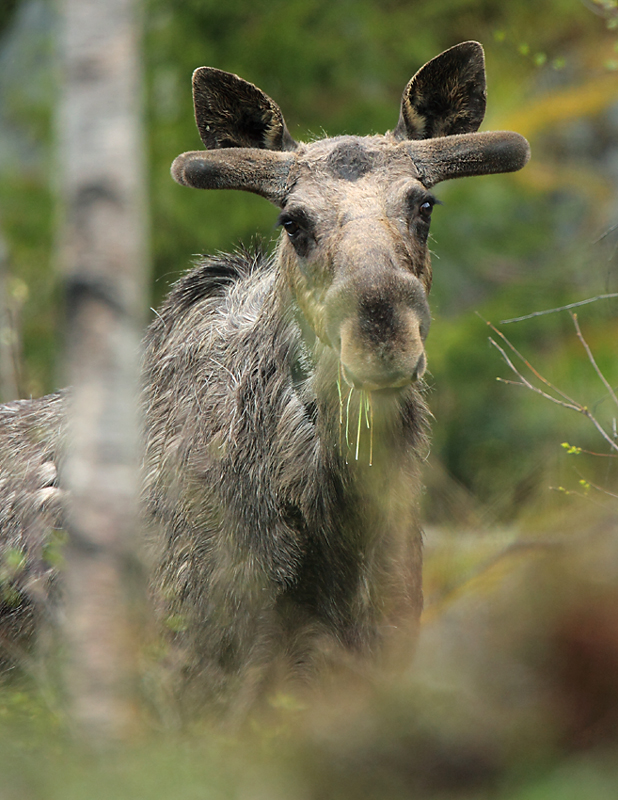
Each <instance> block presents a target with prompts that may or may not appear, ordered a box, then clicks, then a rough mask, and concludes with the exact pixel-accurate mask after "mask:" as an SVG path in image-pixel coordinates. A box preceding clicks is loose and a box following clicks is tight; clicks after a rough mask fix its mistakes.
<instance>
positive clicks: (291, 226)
mask: <svg viewBox="0 0 618 800" xmlns="http://www.w3.org/2000/svg"><path fill="white" fill-rule="evenodd" d="M281 225H282V226H283V228H284V229H285V232H286V233H287V235H288V236H289V237H290V239H292V240H293V239H295V238H296V237H297V236H298V234H299V233H300V231H301V227H300V225H299V224H298V222H296V220H294V219H284V220H283V221H282V222H281Z"/></svg>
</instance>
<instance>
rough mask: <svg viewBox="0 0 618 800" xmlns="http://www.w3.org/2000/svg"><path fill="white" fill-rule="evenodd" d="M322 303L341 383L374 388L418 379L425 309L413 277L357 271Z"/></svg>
mask: <svg viewBox="0 0 618 800" xmlns="http://www.w3.org/2000/svg"><path fill="white" fill-rule="evenodd" d="M329 294H330V293H329ZM326 306H327V308H326V312H327V330H328V335H329V339H330V341H331V342H332V344H333V346H334V347H335V348H336V349H338V350H339V358H340V361H341V372H342V376H343V378H344V380H345V381H346V383H348V384H349V385H350V386H353V387H355V388H357V389H365V390H368V391H379V390H388V389H390V390H393V389H401V388H404V387H405V386H408V385H409V384H411V383H413V382H414V381H416V380H418V379H420V378H422V376H423V373H424V372H425V368H426V366H427V360H426V356H425V339H426V337H427V333H428V331H429V323H430V313H429V306H428V304H427V297H426V294H425V289H424V287H423V285H422V283H421V282H420V281H419V279H418V278H417V277H415V276H414V275H412V274H409V273H405V272H404V271H403V270H401V271H399V270H395V269H389V270H384V271H382V272H378V271H377V270H375V268H374V269H372V270H363V271H361V272H360V274H359V273H358V272H356V273H355V274H354V275H352V276H350V277H349V278H348V279H347V280H345V281H343V282H342V283H341V284H339V285H338V286H337V287H333V292H332V294H331V297H328V298H327V303H326Z"/></svg>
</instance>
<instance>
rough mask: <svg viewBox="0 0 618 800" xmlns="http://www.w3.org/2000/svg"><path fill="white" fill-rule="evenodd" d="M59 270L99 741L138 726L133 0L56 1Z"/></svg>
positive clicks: (69, 563) (82, 704)
mask: <svg viewBox="0 0 618 800" xmlns="http://www.w3.org/2000/svg"><path fill="white" fill-rule="evenodd" d="M60 10H61V32H60V53H61V57H62V58H63V65H64V84H63V87H64V91H63V96H62V100H61V104H60V113H59V140H60V185H61V195H62V201H63V206H64V220H63V228H62V235H61V247H60V262H61V268H62V273H63V280H64V285H65V304H66V330H65V336H66V354H65V356H66V362H65V372H66V378H68V381H69V383H70V385H71V386H72V406H71V415H70V420H69V432H70V437H69V439H70V441H69V444H68V446H67V452H66V458H65V461H64V466H63V471H62V479H63V482H64V486H65V487H66V488H67V489H69V491H70V497H71V504H70V507H69V510H68V522H67V527H68V532H69V542H68V546H67V558H66V591H67V595H66V642H67V649H68V663H67V686H68V691H69V699H70V702H71V709H72V717H73V721H74V723H75V724H76V727H77V729H78V730H79V731H82V732H83V733H84V734H85V735H86V737H87V738H88V739H90V740H91V741H93V742H95V743H96V742H97V741H103V742H104V741H107V740H110V739H117V738H119V737H120V738H122V737H123V736H125V735H126V734H127V731H128V730H129V729H130V727H131V724H132V717H133V714H134V710H133V704H132V696H131V695H132V681H133V678H134V670H133V654H134V645H133V642H134V641H135V631H134V630H133V629H132V623H131V615H130V613H128V612H129V597H130V593H131V590H132V587H131V586H130V583H131V580H132V577H131V575H132V574H133V573H134V570H133V562H134V560H135V555H134V553H135V542H136V527H137V524H138V523H137V519H138V515H137V491H138V489H137V451H138V440H137V411H136V396H137V375H138V360H139V352H138V350H139V330H140V328H141V321H142V303H143V298H144V296H145V295H144V282H145V280H144V276H145V263H146V245H145V230H146V225H145V197H144V195H145V193H144V137H143V133H142V109H141V99H142V98H141V93H142V87H141V75H140V68H139V36H138V19H137V12H138V8H137V0H60Z"/></svg>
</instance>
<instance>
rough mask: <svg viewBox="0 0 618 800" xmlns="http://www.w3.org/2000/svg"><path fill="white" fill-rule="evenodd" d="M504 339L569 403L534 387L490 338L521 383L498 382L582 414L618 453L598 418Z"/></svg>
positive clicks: (615, 445) (535, 372)
mask: <svg viewBox="0 0 618 800" xmlns="http://www.w3.org/2000/svg"><path fill="white" fill-rule="evenodd" d="M488 324H489V325H490V327H491V328H492V329H493V330H495V328H494V326H493V325H491V323H488ZM497 333H500V331H497ZM500 335H502V334H500ZM502 338H503V339H504V340H505V341H506V343H507V344H508V345H509V346H510V347H511V349H512V350H513V351H514V352H515V353H517V355H519V356H520V358H521V359H522V361H523V362H524V364H525V365H526V366H527V367H529V368H530V369H531V370H532V372H533V373H534V375H535V376H537V377H538V378H539V379H540V380H542V381H543V383H544V384H545V385H546V386H549V387H550V388H551V389H553V390H554V391H555V392H557V393H558V394H560V395H561V396H562V397H563V398H565V400H566V401H568V402H565V401H564V400H559V399H558V398H557V397H552V395H550V394H548V393H547V392H544V391H543V390H542V389H539V388H538V386H534V384H532V383H530V381H528V380H527V379H526V378H524V376H523V375H522V374H521V372H520V371H519V370H518V369H517V367H516V366H515V365H514V364H513V362H512V361H511V359H510V358H509V357H508V356H507V354H506V353H505V351H504V350H503V348H502V347H500V345H499V344H498V343H497V342H496V341H495V340H494V339H492V338H491V337H490V338H489V341H490V342H491V344H492V345H493V346H494V347H495V348H496V350H498V351H499V352H500V354H501V355H502V358H503V359H504V360H505V362H506V364H507V365H508V366H509V368H510V369H511V370H512V372H513V373H514V374H515V375H516V376H517V377H518V378H519V381H506V380H504V379H503V378H498V380H499V381H500V382H501V383H509V384H512V385H513V386H524V387H525V388H526V389H530V391H532V392H535V393H536V394H539V395H541V397H544V398H545V399H546V400H551V401H552V403H556V405H559V406H562V407H563V408H569V409H571V411H577V412H578V413H579V414H582V415H583V416H584V417H587V419H589V420H590V422H592V424H593V425H594V427H595V428H596V429H597V431H598V432H599V433H600V434H601V436H602V437H603V438H604V439H605V441H606V442H607V443H608V444H609V445H610V447H611V448H612V449H613V450H616V451H618V442H615V441H614V440H613V439H612V438H611V436H610V435H609V434H608V433H607V431H606V430H605V429H604V428H603V426H602V425H601V424H600V422H599V421H598V420H597V418H596V417H595V416H594V415H593V414H591V413H590V410H589V409H588V408H587V407H586V406H582V405H581V404H580V403H578V402H577V401H576V400H572V399H571V398H570V397H568V396H567V395H565V394H563V392H561V391H560V390H559V389H556V387H555V386H554V385H553V384H551V383H550V382H549V381H548V380H546V379H545V378H544V377H543V376H542V375H540V374H539V373H538V372H537V371H536V370H535V369H533V368H532V367H531V366H530V365H529V363H528V362H527V361H526V359H524V358H523V357H522V356H521V355H520V354H519V353H518V351H517V350H516V349H515V348H514V347H513V345H511V343H510V342H509V340H508V339H507V338H506V337H505V336H502Z"/></svg>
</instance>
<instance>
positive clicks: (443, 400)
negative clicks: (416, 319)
mask: <svg viewBox="0 0 618 800" xmlns="http://www.w3.org/2000/svg"><path fill="white" fill-rule="evenodd" d="M143 21H144V40H143V67H144V73H145V85H146V98H145V107H146V120H145V122H146V130H147V145H146V146H147V152H145V153H144V158H145V159H146V161H147V164H148V175H149V192H148V196H149V204H150V252H151V264H152V282H151V297H150V298H148V299H147V300H146V301H145V303H144V307H145V308H147V307H150V306H151V307H153V308H156V306H157V304H158V302H159V301H160V299H161V298H162V297H163V296H164V294H165V293H166V291H167V288H168V286H169V284H170V283H171V282H173V281H174V280H175V279H176V278H177V277H178V276H179V275H180V274H181V273H182V272H183V271H184V270H185V269H186V268H188V266H190V263H191V259H192V257H193V254H195V253H201V252H214V251H217V250H223V251H226V250H229V249H232V248H234V247H236V246H237V245H238V243H239V242H244V243H245V244H247V245H250V244H251V243H252V242H254V241H255V240H256V235H257V236H258V237H259V238H261V239H262V240H263V241H264V242H266V243H267V244H268V245H269V246H272V243H273V242H274V240H275V238H276V235H277V232H276V231H275V230H274V224H275V217H276V212H275V210H274V209H273V208H272V207H271V206H270V205H269V204H268V203H266V202H265V201H264V200H262V199H261V198H258V197H254V196H252V195H249V194H244V193H231V192H230V193H227V192H217V193H215V192H204V193H196V192H191V191H188V190H187V189H186V188H184V187H180V186H178V185H176V184H174V183H173V181H172V180H171V178H170V175H169V166H170V164H171V162H172V160H173V159H174V157H175V156H176V155H178V154H179V153H180V152H183V151H185V150H191V149H198V148H199V147H201V144H200V141H199V138H198V135H197V131H196V128H195V123H194V120H193V111H192V101H191V92H190V79H191V73H192V71H193V69H195V67H197V66H201V65H210V66H215V67H219V68H221V69H224V70H228V71H231V72H235V73H237V74H239V75H241V76H242V77H243V78H245V79H247V80H250V81H251V82H253V83H255V84H256V85H258V86H259V87H260V88H262V89H263V90H264V91H266V92H267V93H268V94H269V95H270V96H271V97H273V99H275V100H276V102H277V103H278V104H279V105H280V106H281V108H282V110H283V112H284V115H285V117H286V121H287V123H288V126H289V128H290V131H291V133H292V135H293V136H294V137H295V138H297V139H300V140H302V139H307V138H312V137H318V136H320V135H322V134H323V133H326V134H328V135H337V134H341V133H354V134H370V133H376V132H384V131H385V130H387V129H391V128H392V127H393V126H394V125H395V123H396V121H397V114H398V108H399V99H400V95H401V91H402V90H403V87H404V86H405V84H406V83H407V81H408V79H409V78H410V76H411V75H412V74H413V73H414V72H415V71H416V69H417V68H418V67H419V66H420V65H421V64H423V63H424V62H425V61H427V60H428V59H430V58H432V57H433V56H434V55H436V54H438V53H439V52H441V51H442V50H444V49H445V48H447V47H449V46H451V45H453V44H456V43H457V42H460V41H465V40H467V39H476V40H478V41H480V42H481V43H482V44H483V45H484V47H485V52H486V59H487V72H488V111H487V116H486V120H485V122H484V124H483V126H482V129H484V130H498V129H510V130H515V131H517V132H519V133H522V134H523V135H525V136H526V137H527V138H529V140H530V142H531V146H532V153H533V157H532V160H531V162H530V164H529V166H527V167H526V169H525V170H523V171H522V172H521V173H518V174H516V175H512V176H491V177H484V178H474V179H467V180H462V181H457V182H453V183H452V184H449V183H446V184H444V185H441V186H440V187H439V188H438V191H437V194H438V197H439V198H440V200H442V201H443V203H444V206H441V207H439V208H437V209H436V213H435V214H434V221H433V222H432V237H433V244H432V250H433V251H434V254H435V255H434V287H433V290H432V299H431V304H432V313H433V323H432V330H431V333H430V336H429V341H428V355H429V370H430V374H429V377H428V380H429V383H430V393H429V403H430V406H431V409H432V412H433V414H434V416H435V420H434V423H433V446H432V454H431V460H430V464H429V465H428V468H427V473H426V475H427V492H426V498H425V518H426V520H427V523H428V525H427V527H428V537H427V544H428V555H429V558H428V563H427V575H426V594H427V597H428V601H429V603H430V604H431V602H432V600H434V599H438V598H441V597H444V596H445V595H446V594H447V592H448V591H449V590H451V589H452V588H453V587H454V586H457V585H459V584H461V583H463V581H464V580H465V579H466V578H467V577H468V576H469V575H470V574H472V573H473V572H474V570H475V569H477V568H478V565H479V564H480V563H482V562H483V560H485V559H487V557H488V556H489V555H491V554H492V553H495V552H498V551H499V550H502V549H503V548H504V547H505V546H506V545H508V544H509V543H510V542H513V541H514V540H515V539H516V538H518V537H520V536H521V535H522V532H523V534H524V535H525V534H526V533H528V534H529V533H530V532H532V533H534V534H537V533H538V532H539V531H544V532H545V531H548V530H555V531H560V532H562V531H564V530H565V528H569V527H571V528H573V527H575V526H581V525H582V520H589V519H592V518H596V517H597V516H598V513H599V509H601V513H604V509H605V508H606V507H607V504H610V506H611V504H612V503H613V504H615V498H612V497H611V496H610V495H608V494H607V492H612V493H614V494H615V493H616V468H615V467H614V464H615V462H614V461H612V460H611V459H609V458H605V455H606V454H608V453H609V452H610V449H611V448H608V446H607V444H606V443H604V442H603V441H600V438H599V434H598V430H597V429H595V427H594V426H593V425H591V424H590V420H589V419H586V418H585V416H584V415H579V416H578V415H576V414H573V413H572V412H571V411H568V410H565V409H563V408H559V407H557V406H556V405H554V404H551V403H550V402H548V401H546V400H543V399H542V398H540V397H538V396H536V395H534V394H533V393H531V392H528V391H524V390H522V389H521V388H519V387H513V386H509V385H505V384H504V383H502V382H498V381H496V377H498V376H502V377H503V378H507V379H510V378H513V375H512V373H511V372H510V370H509V369H508V367H507V366H506V365H505V363H504V361H503V360H502V359H501V357H500V354H499V353H498V351H497V350H496V349H495V348H493V347H492V346H491V345H490V343H489V342H488V333H491V331H488V328H487V324H486V322H485V321H486V320H489V321H491V322H492V323H494V324H496V325H497V324H498V323H499V322H500V321H501V320H508V319H512V318H517V317H520V316H526V315H530V314H532V313H534V312H537V311H541V310H545V309H552V308H556V307H561V306H564V305H567V304H571V303H577V302H579V301H582V300H585V299H588V298H593V297H598V296H600V295H612V294H615V293H616V292H618V11H617V8H616V3H615V2H613V0H541V1H539V0H534V2H533V0H518V2H511V3H504V2H502V1H501V0H434V1H433V2H427V1H426V0H417V1H416V2H401V1H400V0H385V1H384V2H377V0H353V1H352V0H329V2H325V1H324V0H268V2H267V0H252V1H251V2H248V0H227V2H225V3H222V2H220V0H185V1H184V2H174V3H173V2H171V0H144V10H143ZM54 30H55V13H54V7H53V3H52V2H47V1H46V0H4V2H3V3H2V5H1V6H0V239H1V241H0V245H1V247H0V251H1V252H0V261H1V263H2V270H1V275H0V304H1V306H2V324H1V328H0V394H1V395H2V399H3V400H8V399H11V398H12V397H16V396H22V397H28V396H39V395H41V394H44V393H46V392H49V391H51V390H53V389H54V388H57V387H59V386H60V385H62V376H61V374H60V371H59V367H58V363H59V362H58V360H57V358H56V355H57V353H58V351H59V349H60V347H61V343H60V335H59V331H60V330H61V320H62V307H61V302H60V296H59V291H58V286H59V280H58V275H57V271H56V265H55V260H56V252H57V230H56V228H57V213H58V212H57V191H56V187H57V185H58V176H57V160H56V150H55V141H56V136H55V124H56V107H57V100H58V91H59V76H58V58H57V56H58V54H57V52H56V44H55V36H54ZM617 308H618V300H617V299H616V298H615V297H614V298H607V299H601V300H598V301H596V302H593V303H590V304H588V305H585V306H581V308H578V309H577V311H578V314H579V323H580V325H581V329H582V332H583V334H584V336H585V338H586V341H587V342H588V343H589V345H590V347H591V350H592V352H593V353H594V357H595V358H596V362H597V364H598V366H599V369H600V370H601V372H602V373H603V374H604V375H605V376H606V378H607V380H608V381H609V383H610V385H612V386H616V384H617V383H618V363H617V359H616V349H617V342H618V316H617V313H616V311H617ZM498 327H499V328H500V330H502V331H503V332H504V333H505V335H507V336H508V338H509V340H510V341H511V342H512V343H513V344H514V345H515V346H516V347H517V348H518V350H520V351H521V352H522V353H524V354H525V356H526V358H527V359H528V360H529V361H530V362H531V363H533V364H534V366H535V367H536V368H537V369H538V371H539V372H540V373H541V374H542V375H543V376H545V377H546V378H547V379H548V380H550V381H551V382H552V383H553V384H554V385H556V386H558V387H559V388H560V389H562V390H563V391H565V392H568V394H569V395H570V396H572V397H575V398H577V400H578V402H579V403H581V404H582V405H583V406H585V407H586V408H589V409H591V410H592V412H593V413H594V415H595V417H596V418H597V419H598V420H599V421H600V424H602V426H603V427H604V429H605V430H607V431H609V435H610V437H611V436H612V435H614V436H615V433H612V431H614V432H615V421H614V418H615V415H616V410H615V409H614V408H612V406H611V403H610V401H609V400H608V394H607V392H606V390H605V388H604V386H603V385H602V383H601V382H600V381H599V380H598V378H597V376H596V375H595V372H594V369H593V367H592V365H591V362H590V358H589V356H588V354H587V353H586V352H585V350H584V348H583V347H582V345H581V341H580V340H579V339H578V337H577V336H576V333H575V329H574V326H573V322H572V320H571V318H570V317H569V315H568V314H567V313H566V312H564V311H563V312H559V313H553V314H547V315H542V316H537V317H532V318H530V319H527V320H524V321H521V322H517V323H511V324H509V325H504V326H498ZM494 338H495V336H494ZM565 442H568V443H569V444H570V445H573V446H577V447H581V448H582V449H583V450H589V451H593V452H595V453H601V455H602V456H603V457H595V456H587V455H586V454H581V457H580V456H579V455H578V456H577V457H574V456H573V454H572V453H571V454H569V453H568V452H567V449H566V448H565V447H563V446H562V445H563V443H565ZM583 524H587V522H584V523H583Z"/></svg>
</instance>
